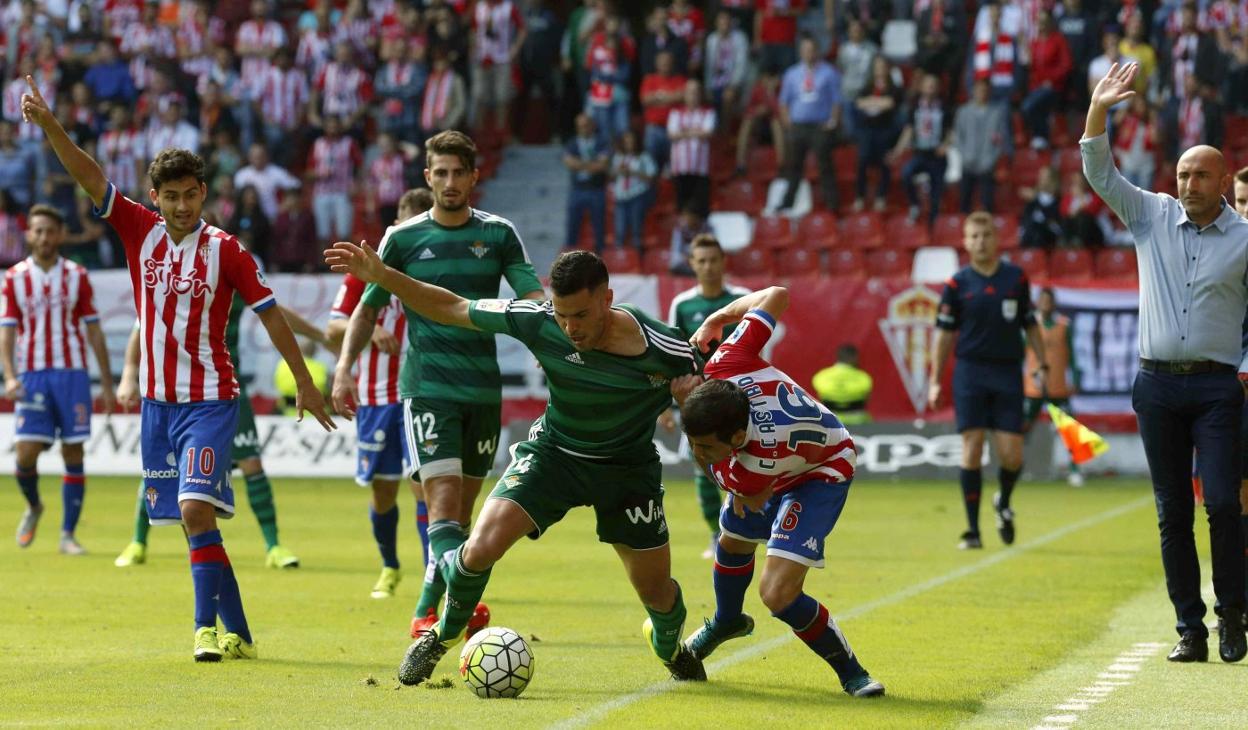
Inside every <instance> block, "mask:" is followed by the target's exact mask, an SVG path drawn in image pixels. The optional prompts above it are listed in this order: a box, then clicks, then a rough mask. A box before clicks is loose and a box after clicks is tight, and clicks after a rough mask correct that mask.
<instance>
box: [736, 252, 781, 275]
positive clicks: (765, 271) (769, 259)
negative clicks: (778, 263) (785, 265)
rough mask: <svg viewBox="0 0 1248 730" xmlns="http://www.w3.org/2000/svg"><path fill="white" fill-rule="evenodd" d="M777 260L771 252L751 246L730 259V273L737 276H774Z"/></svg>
mask: <svg viewBox="0 0 1248 730" xmlns="http://www.w3.org/2000/svg"><path fill="white" fill-rule="evenodd" d="M774 269H775V259H774V257H773V256H772V253H771V250H770V249H766V248H759V247H757V246H750V247H749V248H747V249H745V250H744V251H741V252H740V253H734V254H732V255H730V256H729V257H728V271H730V272H731V273H733V274H736V275H737V276H772V275H773V271H774Z"/></svg>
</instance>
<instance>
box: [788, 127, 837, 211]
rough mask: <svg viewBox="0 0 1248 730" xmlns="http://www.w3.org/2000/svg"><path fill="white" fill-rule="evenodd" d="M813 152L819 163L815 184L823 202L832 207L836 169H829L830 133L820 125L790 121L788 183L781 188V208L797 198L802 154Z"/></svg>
mask: <svg viewBox="0 0 1248 730" xmlns="http://www.w3.org/2000/svg"><path fill="white" fill-rule="evenodd" d="M812 151H813V152H814V153H815V162H816V163H818V165H819V187H820V188H822V193H823V205H824V207H825V208H827V209H828V210H836V200H837V197H836V171H835V170H833V169H832V133H831V132H829V131H828V130H826V129H824V128H823V125H822V124H792V125H790V127H789V155H788V163H789V172H788V175H786V176H785V177H786V179H787V181H788V185H787V186H786V187H785V190H784V200H783V201H781V203H780V207H781V208H791V207H792V206H793V199H794V198H795V197H797V188H798V183H799V182H800V181H801V179H802V174H803V173H804V172H805V171H806V154H807V153H808V152H812Z"/></svg>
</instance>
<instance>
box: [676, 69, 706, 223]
mask: <svg viewBox="0 0 1248 730" xmlns="http://www.w3.org/2000/svg"><path fill="white" fill-rule="evenodd" d="M714 133H715V110H714V109H712V108H711V107H709V106H706V105H705V104H703V103H702V82H700V81H698V80H697V79H689V80H688V81H686V82H685V103H684V105H683V106H680V107H677V108H676V109H673V110H672V113H671V114H669V115H668V117H667V137H668V139H670V140H671V143H672V156H671V160H670V164H669V169H670V170H671V174H672V183H673V184H674V185H675V187H676V207H677V208H680V209H684V208H691V209H693V210H694V211H696V212H697V213H698V214H699V215H701V216H702V217H703V218H705V217H706V216H707V215H709V214H710V212H711V135H712V134H714Z"/></svg>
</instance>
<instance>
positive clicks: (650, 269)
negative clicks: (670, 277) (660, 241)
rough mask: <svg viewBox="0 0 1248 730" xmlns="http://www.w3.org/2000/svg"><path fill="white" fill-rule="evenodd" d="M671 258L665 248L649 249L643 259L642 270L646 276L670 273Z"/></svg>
mask: <svg viewBox="0 0 1248 730" xmlns="http://www.w3.org/2000/svg"><path fill="white" fill-rule="evenodd" d="M670 262H671V257H670V254H669V252H668V250H667V249H665V248H651V249H647V250H646V253H645V255H643V256H642V258H641V270H642V272H643V273H646V274H666V273H668V271H669V264H670Z"/></svg>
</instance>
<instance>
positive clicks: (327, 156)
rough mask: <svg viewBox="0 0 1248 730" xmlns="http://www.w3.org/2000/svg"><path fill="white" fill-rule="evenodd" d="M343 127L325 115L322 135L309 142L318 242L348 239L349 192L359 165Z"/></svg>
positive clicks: (351, 211)
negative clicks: (310, 143)
mask: <svg viewBox="0 0 1248 730" xmlns="http://www.w3.org/2000/svg"><path fill="white" fill-rule="evenodd" d="M345 129H346V128H345V125H344V124H343V122H342V120H341V119H339V118H338V117H333V116H330V117H325V135H324V136H323V137H320V138H319V139H317V140H316V142H314V143H313V144H312V156H311V159H310V160H309V161H308V174H309V176H310V177H311V178H312V181H313V189H312V211H313V214H314V215H315V217H316V236H317V238H318V239H319V240H320V241H321V242H322V243H327V242H332V241H344V240H350V239H351V232H352V230H353V228H352V227H353V225H354V223H355V210H354V208H353V207H352V205H351V194H352V193H353V192H354V190H355V173H356V169H357V168H358V167H359V166H360V148H359V147H358V146H356V144H355V140H354V139H352V138H351V137H349V136H347V135H346V134H344V132H345Z"/></svg>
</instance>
